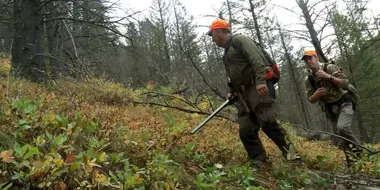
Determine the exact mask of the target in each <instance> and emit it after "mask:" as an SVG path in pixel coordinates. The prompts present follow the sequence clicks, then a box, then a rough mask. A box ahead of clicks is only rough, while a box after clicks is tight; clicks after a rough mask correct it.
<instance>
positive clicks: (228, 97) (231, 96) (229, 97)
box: [226, 93, 234, 100]
mask: <svg viewBox="0 0 380 190" xmlns="http://www.w3.org/2000/svg"><path fill="white" fill-rule="evenodd" d="M233 97H234V96H233V95H232V93H228V94H227V96H226V99H227V100H231V99H232V98H233Z"/></svg>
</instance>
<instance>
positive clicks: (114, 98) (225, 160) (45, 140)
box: [0, 75, 380, 190]
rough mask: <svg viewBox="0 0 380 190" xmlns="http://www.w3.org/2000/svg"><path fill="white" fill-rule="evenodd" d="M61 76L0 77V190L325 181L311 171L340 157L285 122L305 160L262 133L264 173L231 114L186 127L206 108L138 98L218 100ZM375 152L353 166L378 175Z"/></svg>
mask: <svg viewBox="0 0 380 190" xmlns="http://www.w3.org/2000/svg"><path fill="white" fill-rule="evenodd" d="M2 76H5V75H2ZM58 85H59V86H55V85H52V86H48V87H46V86H45V87H42V86H39V85H37V84H34V83H30V82H27V81H22V80H10V79H9V78H3V79H2V80H0V88H1V92H2V93H1V95H0V102H1V104H0V105H1V108H0V132H1V133H0V145H1V149H0V152H1V155H0V187H1V188H2V189H24V188H27V187H40V188H47V189H68V188H69V189H84V188H99V189H181V188H184V189H250V190H253V189H299V188H302V187H308V188H314V189H323V188H327V187H328V185H329V184H330V183H331V182H330V179H329V178H328V177H323V176H322V175H320V174H319V172H317V171H323V172H329V173H337V172H339V171H340V168H341V167H342V165H343V160H344V156H343V154H342V153H341V152H340V151H339V150H338V149H337V148H336V147H334V146H332V145H331V144H330V143H329V142H322V141H320V142H317V141H307V140H306V139H303V138H301V137H299V136H297V135H295V133H294V132H293V133H292V131H293V130H292V127H291V126H290V125H288V124H286V123H283V125H284V126H285V127H286V128H287V130H289V131H290V132H291V133H290V134H291V139H292V140H293V141H294V143H295V146H296V148H297V150H298V151H299V153H300V154H301V156H302V158H303V159H304V161H305V164H306V165H295V164H293V163H289V162H288V161H286V160H285V159H284V158H282V157H281V153H280V151H279V150H278V148H277V147H276V146H275V145H274V143H272V142H271V141H270V140H269V139H268V138H267V137H266V136H264V135H263V133H261V132H260V135H261V139H262V141H263V143H264V147H265V148H266V150H267V151H268V154H269V156H270V159H271V161H272V162H273V170H271V171H269V172H262V171H261V170H258V169H256V168H254V167H252V166H251V165H250V162H249V160H248V158H247V155H246V153H245V150H244V148H243V146H242V144H241V142H240V140H239V138H238V126H237V124H236V123H234V122H232V121H228V120H226V119H220V118H213V119H212V120H211V121H210V122H209V123H207V124H206V125H205V126H204V128H202V130H200V131H199V132H198V133H197V134H195V135H190V134H189V132H190V131H191V130H192V129H193V128H194V127H195V126H196V125H197V124H198V123H199V122H201V121H202V120H203V119H204V118H205V116H204V115H200V114H196V113H185V112H180V111H177V110H173V109H168V108H164V107H152V106H151V105H147V104H145V103H143V102H145V101H147V100H153V99H154V101H155V102H161V103H162V102H170V105H175V106H178V107H184V108H186V109H194V110H196V109H198V110H199V109H201V110H202V111H204V112H210V111H211V105H214V106H215V105H218V104H220V103H218V102H217V101H211V100H208V99H207V98H205V97H193V99H192V100H191V101H193V102H196V103H195V104H196V105H197V106H196V107H194V105H193V106H192V105H189V104H187V103H186V102H185V99H183V98H182V97H181V96H179V95H175V96H174V97H163V96H153V95H154V94H152V93H149V92H152V91H153V90H154V91H155V92H160V93H162V94H170V92H172V89H171V88H170V87H160V88H155V87H153V86H147V88H144V89H130V88H125V87H123V86H122V85H120V84H116V83H111V82H107V81H105V80H97V81H94V82H92V83H90V82H87V83H80V84H73V83H69V82H65V81H58ZM196 99H198V100H199V101H198V102H197V101H196ZM228 109H231V111H233V109H232V108H228ZM379 159H380V157H379V156H376V155H375V156H367V157H364V158H363V159H362V160H360V161H359V162H358V163H357V165H356V167H355V168H354V169H355V172H358V171H359V172H363V173H365V174H366V175H370V176H375V177H380V164H379Z"/></svg>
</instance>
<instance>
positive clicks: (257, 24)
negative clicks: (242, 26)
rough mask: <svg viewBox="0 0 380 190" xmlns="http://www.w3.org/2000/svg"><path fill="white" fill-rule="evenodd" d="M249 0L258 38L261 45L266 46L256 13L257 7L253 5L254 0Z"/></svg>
mask: <svg viewBox="0 0 380 190" xmlns="http://www.w3.org/2000/svg"><path fill="white" fill-rule="evenodd" d="M248 1H249V6H250V10H251V13H252V19H253V22H254V24H255V30H256V36H257V39H258V40H259V44H260V45H261V47H265V46H264V42H263V38H262V37H261V33H260V26H259V23H258V21H257V16H256V14H255V7H254V5H253V2H252V0H248Z"/></svg>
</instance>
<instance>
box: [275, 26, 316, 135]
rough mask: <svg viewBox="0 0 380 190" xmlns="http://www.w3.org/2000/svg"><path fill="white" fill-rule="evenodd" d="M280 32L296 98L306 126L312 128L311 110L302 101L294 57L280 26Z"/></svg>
mask: <svg viewBox="0 0 380 190" xmlns="http://www.w3.org/2000/svg"><path fill="white" fill-rule="evenodd" d="M279 33H280V39H281V43H282V46H283V48H284V51H285V57H286V59H287V63H288V65H289V69H290V78H291V79H292V81H293V85H294V87H295V89H296V100H297V102H299V103H300V105H299V106H300V107H301V112H302V116H303V118H304V123H305V124H306V128H307V129H311V125H310V119H309V117H308V114H307V113H309V112H308V110H307V108H306V105H305V104H304V101H302V94H301V89H300V87H299V85H298V83H297V79H296V73H295V71H294V68H293V66H292V59H291V57H290V54H289V51H288V48H287V47H286V44H285V39H284V35H283V33H282V32H281V28H279Z"/></svg>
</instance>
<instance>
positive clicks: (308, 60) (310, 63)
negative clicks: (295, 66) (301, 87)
mask: <svg viewBox="0 0 380 190" xmlns="http://www.w3.org/2000/svg"><path fill="white" fill-rule="evenodd" d="M303 60H304V62H305V64H306V67H308V68H309V69H316V68H318V67H319V65H318V59H317V57H316V56H305V57H304V58H303Z"/></svg>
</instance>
